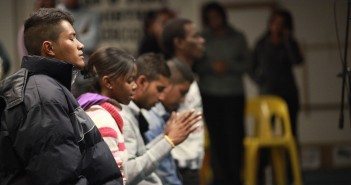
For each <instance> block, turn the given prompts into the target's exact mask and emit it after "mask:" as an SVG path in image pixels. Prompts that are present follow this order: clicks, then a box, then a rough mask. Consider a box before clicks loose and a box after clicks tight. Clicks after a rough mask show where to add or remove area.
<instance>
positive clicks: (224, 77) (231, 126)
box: [195, 2, 250, 185]
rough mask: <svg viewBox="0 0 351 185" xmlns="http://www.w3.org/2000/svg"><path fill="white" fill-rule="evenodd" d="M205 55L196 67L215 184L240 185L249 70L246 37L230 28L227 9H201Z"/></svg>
mask: <svg viewBox="0 0 351 185" xmlns="http://www.w3.org/2000/svg"><path fill="white" fill-rule="evenodd" d="M202 22H203V26H204V31H203V37H204V38H205V40H206V43H205V48H206V51H205V55H204V58H203V60H201V61H199V62H197V63H196V64H195V72H196V73H197V74H198V76H199V87H200V92H201V96H202V102H203V110H204V117H205V122H206V126H207V130H208V133H209V137H210V152H211V165H212V169H213V177H214V178H213V184H215V185H217V184H218V185H219V184H220V185H241V184H242V182H241V177H240V171H241V166H242V163H241V161H242V154H243V137H244V123H243V122H244V120H243V119H244V107H245V92H244V83H243V78H242V77H243V75H244V74H245V73H246V72H247V71H248V70H249V68H250V52H249V49H248V46H247V42H246V38H245V35H244V34H243V33H242V32H240V31H239V30H237V29H236V28H234V27H233V26H231V25H229V23H228V20H227V16H226V12H225V10H224V8H223V7H222V6H221V5H220V4H218V3H215V2H213V3H208V4H206V5H204V6H203V9H202Z"/></svg>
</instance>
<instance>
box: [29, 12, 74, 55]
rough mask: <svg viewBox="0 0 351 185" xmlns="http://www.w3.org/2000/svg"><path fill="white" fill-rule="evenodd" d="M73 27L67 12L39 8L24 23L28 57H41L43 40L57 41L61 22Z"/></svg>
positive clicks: (71, 19) (72, 20) (71, 17)
mask: <svg viewBox="0 0 351 185" xmlns="http://www.w3.org/2000/svg"><path fill="white" fill-rule="evenodd" d="M63 20H66V21H68V22H69V23H70V24H71V25H73V22H74V19H73V16H72V14H70V13H69V12H66V11H63V10H60V9H57V8H40V9H39V10H37V11H36V12H34V13H32V14H31V16H30V17H29V18H28V19H27V20H26V21H25V23H24V44H25V47H26V49H27V51H28V54H30V55H41V47H42V43H43V42H44V41H45V40H52V41H57V39H58V38H59V35H60V33H61V32H62V30H61V29H60V27H59V24H60V22H61V21H63Z"/></svg>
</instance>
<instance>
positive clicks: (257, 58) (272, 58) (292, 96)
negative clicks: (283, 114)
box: [252, 10, 303, 136]
mask: <svg viewBox="0 0 351 185" xmlns="http://www.w3.org/2000/svg"><path fill="white" fill-rule="evenodd" d="M293 31H294V27H293V20H292V16H291V14H290V13H289V12H288V11H286V10H276V11H274V12H273V13H272V15H271V18H270V19H269V22H268V31H267V32H266V33H264V34H263V36H262V37H261V38H260V39H259V40H258V42H257V44H256V46H255V49H254V54H253V71H252V77H253V80H254V81H255V82H256V83H257V85H258V87H259V91H260V94H270V95H277V96H280V97H282V98H283V99H284V100H285V101H286V102H287V104H288V108H289V114H290V117H291V124H292V126H291V127H292V130H293V135H294V136H297V113H298V110H299V95H298V89H297V85H296V82H295V78H294V74H293V67H294V66H295V65H298V64H302V62H303V57H302V54H301V51H300V49H299V46H298V44H297V42H296V40H295V38H294V37H293Z"/></svg>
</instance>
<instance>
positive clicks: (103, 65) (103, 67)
mask: <svg viewBox="0 0 351 185" xmlns="http://www.w3.org/2000/svg"><path fill="white" fill-rule="evenodd" d="M134 64H135V58H134V57H133V56H132V55H129V54H128V53H126V52H125V51H123V50H121V49H118V48H116V47H106V48H100V49H98V50H97V51H95V52H94V53H93V54H92V55H91V56H90V58H89V61H88V64H87V66H86V69H87V70H88V72H89V73H90V74H92V76H93V77H94V78H95V82H94V83H95V84H94V85H95V89H96V91H98V92H101V87H100V84H99V83H98V79H99V78H100V77H103V76H108V77H109V78H111V79H116V78H125V77H126V76H128V75H129V74H130V73H131V72H132V71H133V67H134Z"/></svg>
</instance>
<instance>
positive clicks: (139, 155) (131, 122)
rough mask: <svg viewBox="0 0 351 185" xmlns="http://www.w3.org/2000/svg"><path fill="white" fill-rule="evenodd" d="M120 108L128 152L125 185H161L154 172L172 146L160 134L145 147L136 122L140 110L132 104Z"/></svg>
mask: <svg viewBox="0 0 351 185" xmlns="http://www.w3.org/2000/svg"><path fill="white" fill-rule="evenodd" d="M122 106H123V108H122V111H121V115H122V118H123V121H124V128H123V131H124V139H125V144H126V148H127V151H128V161H127V162H126V163H125V168H126V169H125V170H126V176H127V184H130V185H134V184H142V185H148V184H157V185H159V184H162V182H161V180H160V178H159V177H158V176H157V175H156V173H155V170H156V168H157V167H158V165H159V161H161V159H163V158H164V157H166V155H167V154H169V153H170V151H171V150H172V146H171V145H170V144H169V143H168V142H167V140H166V139H165V138H164V137H163V135H162V134H161V135H160V136H159V137H157V138H155V139H154V140H152V141H151V142H150V143H149V144H148V145H145V144H144V141H143V139H142V136H141V133H140V131H139V124H138V120H137V117H138V115H139V112H140V108H139V107H138V106H137V105H136V104H135V103H134V102H130V104H129V105H128V106H124V105H122Z"/></svg>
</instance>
